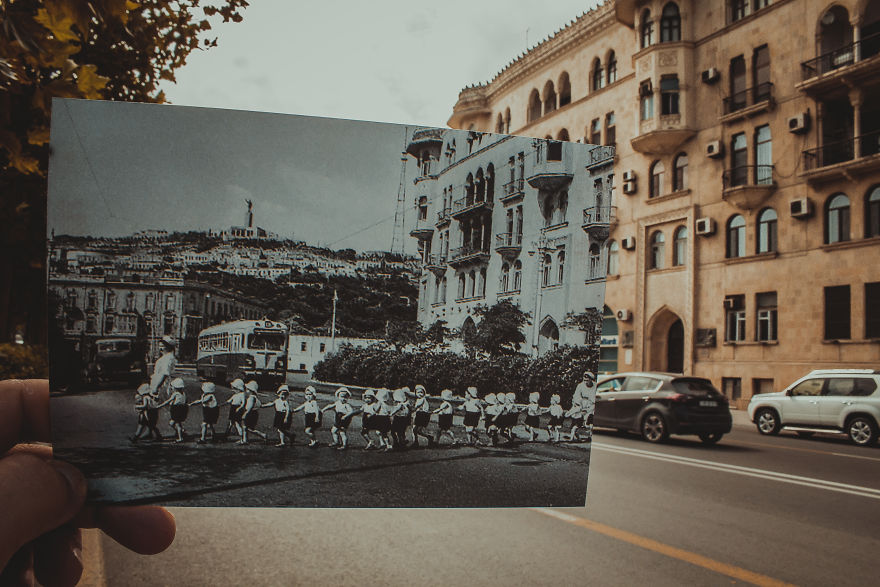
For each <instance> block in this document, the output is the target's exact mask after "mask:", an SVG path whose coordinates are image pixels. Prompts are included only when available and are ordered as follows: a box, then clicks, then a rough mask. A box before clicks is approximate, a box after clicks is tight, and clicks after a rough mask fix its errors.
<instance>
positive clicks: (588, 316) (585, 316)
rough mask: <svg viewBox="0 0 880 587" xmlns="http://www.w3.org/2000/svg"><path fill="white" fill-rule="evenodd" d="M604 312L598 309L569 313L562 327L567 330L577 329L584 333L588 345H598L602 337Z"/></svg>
mask: <svg viewBox="0 0 880 587" xmlns="http://www.w3.org/2000/svg"><path fill="white" fill-rule="evenodd" d="M602 318H603V317H602V311H601V310H599V309H598V308H586V309H585V310H584V311H583V312H580V313H576V312H569V313H568V314H567V315H566V316H565V320H563V322H562V325H563V326H564V327H566V328H577V329H578V330H581V331H583V332H584V333H585V334H586V336H585V339H586V341H587V344H588V345H594V344H598V342H599V338H600V337H601V336H602Z"/></svg>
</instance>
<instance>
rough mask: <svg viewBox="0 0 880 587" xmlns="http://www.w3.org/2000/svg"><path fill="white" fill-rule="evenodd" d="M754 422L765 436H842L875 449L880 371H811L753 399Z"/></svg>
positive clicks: (751, 409)
mask: <svg viewBox="0 0 880 587" xmlns="http://www.w3.org/2000/svg"><path fill="white" fill-rule="evenodd" d="M749 418H750V419H751V420H752V422H754V423H755V426H756V427H757V428H758V432H760V433H761V434H769V435H773V434H779V431H780V430H782V429H783V428H790V429H794V430H795V432H797V433H798V435H800V436H812V435H813V434H814V433H815V432H839V433H843V434H846V435H847V436H849V439H850V440H851V441H852V442H853V443H855V444H857V445H860V446H868V445H871V444H873V443H874V442H875V441H876V440H877V434H878V422H880V371H877V370H872V369H824V370H822V369H820V370H816V371H811V372H810V373H809V374H808V375H805V376H804V377H801V378H800V379H798V380H797V381H795V382H794V383H792V384H791V385H789V386H788V387H786V388H785V389H784V390H782V391H779V392H775V393H759V394H758V395H754V396H752V399H751V401H749Z"/></svg>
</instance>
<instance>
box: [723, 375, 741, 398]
mask: <svg viewBox="0 0 880 587" xmlns="http://www.w3.org/2000/svg"><path fill="white" fill-rule="evenodd" d="M721 391H722V392H723V393H724V395H726V396H727V399H729V400H730V401H732V402H733V401H736V400H738V399H739V398H740V397H742V379H741V378H740V377H722V378H721Z"/></svg>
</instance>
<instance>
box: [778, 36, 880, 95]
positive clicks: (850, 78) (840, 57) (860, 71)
mask: <svg viewBox="0 0 880 587" xmlns="http://www.w3.org/2000/svg"><path fill="white" fill-rule="evenodd" d="M878 56H880V34H874V35H871V36H868V37H865V38H864V39H862V40H860V41H858V42H856V43H850V44H848V45H844V46H843V47H840V48H839V49H835V50H834V51H829V52H828V53H825V54H824V55H820V56H819V57H815V58H813V59H810V60H809V61H804V62H803V63H801V79H802V81H801V82H800V83H799V84H797V85H796V86H795V87H796V88H797V89H799V90H801V91H802V92H806V93H807V94H810V95H812V96H818V95H823V94H829V93H841V94H845V93H846V92H847V91H849V88H850V87H858V86H860V85H862V84H863V83H864V82H866V81H871V80H876V79H877V76H878V74H880V57H878Z"/></svg>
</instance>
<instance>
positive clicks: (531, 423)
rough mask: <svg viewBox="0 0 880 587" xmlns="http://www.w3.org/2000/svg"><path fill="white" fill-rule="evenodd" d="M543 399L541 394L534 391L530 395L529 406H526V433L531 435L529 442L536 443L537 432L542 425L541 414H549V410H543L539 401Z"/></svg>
mask: <svg viewBox="0 0 880 587" xmlns="http://www.w3.org/2000/svg"><path fill="white" fill-rule="evenodd" d="M540 399H541V394H540V393H538V392H537V391H533V392H532V393H530V394H529V405H528V406H526V421H525V425H526V432H528V433H529V442H534V441H535V432H536V431H537V430H538V429H539V427H540V425H541V414H544V413H546V412H548V411H549V410H548V409H547V408H542V407H541V406H540V405H539V404H538V401H539V400H540Z"/></svg>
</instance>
